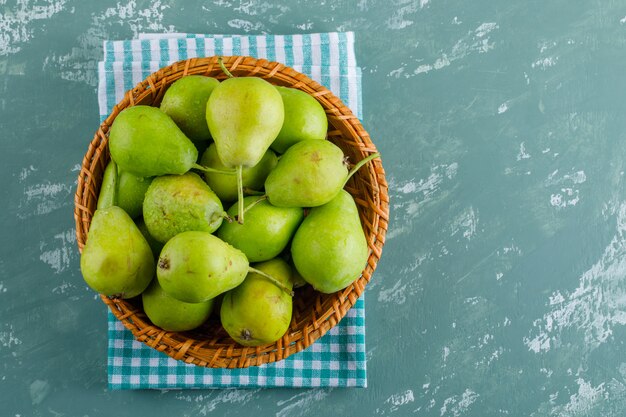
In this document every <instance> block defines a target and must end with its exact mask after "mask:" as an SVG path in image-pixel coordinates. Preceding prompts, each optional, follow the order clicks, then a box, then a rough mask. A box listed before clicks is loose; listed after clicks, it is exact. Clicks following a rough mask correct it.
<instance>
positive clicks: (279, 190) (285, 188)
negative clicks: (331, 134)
mask: <svg viewBox="0 0 626 417" xmlns="http://www.w3.org/2000/svg"><path fill="white" fill-rule="evenodd" d="M347 178H348V169H347V168H346V164H345V162H344V155H343V152H342V151H341V149H339V148H338V147H337V146H336V145H333V144H332V143H331V142H329V141H327V140H305V141H303V142H298V143H296V144H295V145H293V146H292V147H290V148H289V149H288V150H287V152H285V153H284V154H283V156H282V157H281V158H280V160H279V161H278V165H276V168H274V170H272V172H270V174H269V176H268V177H267V179H266V180H265V193H266V194H267V196H268V197H269V200H270V203H272V204H273V205H275V206H278V207H316V206H321V205H322V204H326V203H328V202H329V201H330V200H332V199H333V197H335V196H336V195H337V193H338V192H339V191H340V190H341V189H342V188H343V185H344V183H345V181H346V179H347Z"/></svg>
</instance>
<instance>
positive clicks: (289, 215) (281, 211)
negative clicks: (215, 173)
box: [217, 196, 304, 262]
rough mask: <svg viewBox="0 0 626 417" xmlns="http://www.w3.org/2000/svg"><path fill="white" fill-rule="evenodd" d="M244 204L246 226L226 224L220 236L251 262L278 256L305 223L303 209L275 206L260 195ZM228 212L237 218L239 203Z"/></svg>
mask: <svg viewBox="0 0 626 417" xmlns="http://www.w3.org/2000/svg"><path fill="white" fill-rule="evenodd" d="M259 200H260V201H259ZM243 201H244V205H245V206H246V216H247V217H248V221H247V222H246V223H245V224H239V223H237V222H232V223H223V224H222V226H221V227H220V228H219V229H218V231H217V236H218V237H219V238H220V239H222V240H223V241H225V242H227V243H230V244H231V245H233V246H234V247H236V248H237V249H239V250H240V251H242V252H243V253H245V254H246V256H247V257H248V260H249V261H250V262H261V261H267V260H269V259H272V258H274V257H276V256H278V255H279V254H280V253H281V252H282V251H283V249H285V248H286V247H287V244H289V241H290V240H291V238H292V236H293V234H294V233H295V232H296V229H297V228H298V226H299V225H300V223H301V222H302V219H303V218H304V210H303V209H302V208H300V207H274V206H273V205H271V204H270V203H269V202H268V201H267V200H266V199H264V198H263V197H258V196H250V197H246V198H244V200H243ZM257 201H258V203H257ZM227 213H228V214H229V215H230V216H232V217H234V216H236V215H237V204H235V205H233V206H232V207H230V208H229V209H228V211H227Z"/></svg>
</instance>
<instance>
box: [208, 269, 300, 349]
mask: <svg viewBox="0 0 626 417" xmlns="http://www.w3.org/2000/svg"><path fill="white" fill-rule="evenodd" d="M253 267H254V268H256V269H259V270H261V271H263V272H265V273H267V274H269V275H271V276H273V277H274V278H276V279H277V280H279V281H280V282H282V283H284V284H285V285H287V287H288V288H292V285H293V284H292V282H291V267H290V266H289V265H288V264H287V263H286V262H285V261H283V260H282V259H279V258H276V259H272V260H270V261H267V262H263V263H259V264H255V265H253ZM292 310H293V300H292V298H291V297H290V296H289V295H288V294H286V293H285V291H283V290H282V289H281V288H279V287H278V286H276V284H274V283H272V282H271V281H269V280H268V279H267V278H265V277H263V276H261V275H258V274H256V273H254V272H250V273H249V274H248V276H247V277H246V279H245V281H244V282H243V283H242V284H241V285H239V286H238V287H237V288H235V289H233V290H231V291H229V292H227V293H226V294H225V295H224V299H223V300H222V307H221V310H220V318H221V321H222V326H223V327H224V329H225V330H226V332H227V333H228V334H229V335H230V337H232V338H233V339H234V340H235V341H236V342H237V343H239V344H240V345H243V346H260V345H265V344H268V343H273V342H275V341H277V340H278V339H280V338H281V337H282V336H283V335H284V334H285V332H286V331H287V330H288V329H289V324H290V323H291V314H292Z"/></svg>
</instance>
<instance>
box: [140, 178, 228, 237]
mask: <svg viewBox="0 0 626 417" xmlns="http://www.w3.org/2000/svg"><path fill="white" fill-rule="evenodd" d="M223 214H224V209H223V207H222V203H221V201H220V200H219V198H218V197H217V196H216V195H215V193H214V192H213V191H212V190H211V188H210V187H209V186H208V185H207V184H206V183H205V182H204V181H203V180H202V178H200V176H198V175H197V174H195V173H193V172H188V173H186V174H184V175H164V176H162V177H157V178H155V179H154V180H153V181H152V184H150V187H149V188H148V191H147V192H146V197H145V199H144V203H143V219H144V221H145V222H146V226H147V227H148V231H149V232H150V234H151V235H152V236H153V237H154V238H155V239H156V240H158V241H159V242H162V243H165V242H167V241H168V240H170V239H171V238H172V237H174V236H175V235H177V234H178V233H181V232H185V231H189V230H198V231H204V232H209V233H212V232H214V231H216V230H217V229H218V228H219V227H220V225H221V224H222V220H223V217H222V216H223Z"/></svg>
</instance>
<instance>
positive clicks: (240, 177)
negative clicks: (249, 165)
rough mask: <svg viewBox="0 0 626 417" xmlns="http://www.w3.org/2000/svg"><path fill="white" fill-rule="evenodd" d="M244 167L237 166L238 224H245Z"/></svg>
mask: <svg viewBox="0 0 626 417" xmlns="http://www.w3.org/2000/svg"><path fill="white" fill-rule="evenodd" d="M242 171H243V166H242V165H237V200H238V202H237V207H238V211H239V213H238V214H237V222H238V223H239V224H243V213H244V209H243V173H242Z"/></svg>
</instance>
